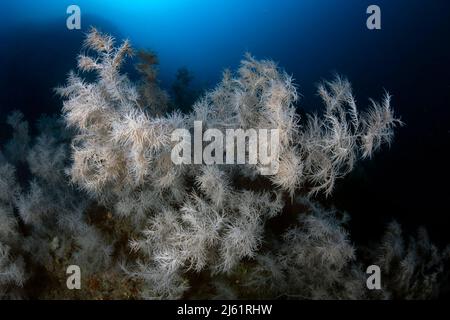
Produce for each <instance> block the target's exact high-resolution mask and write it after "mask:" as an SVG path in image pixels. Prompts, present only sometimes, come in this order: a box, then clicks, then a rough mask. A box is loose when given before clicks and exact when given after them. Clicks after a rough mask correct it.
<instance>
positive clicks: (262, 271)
mask: <svg viewBox="0 0 450 320" xmlns="http://www.w3.org/2000/svg"><path fill="white" fill-rule="evenodd" d="M84 47H85V48H86V49H88V50H84V51H85V52H88V53H89V54H90V55H84V54H82V55H80V56H79V57H78V69H79V72H77V73H76V72H72V73H70V74H69V76H68V79H67V84H66V85H65V86H63V87H60V88H58V89H57V90H56V91H57V92H58V94H59V95H60V96H61V97H62V98H63V100H64V106H63V117H62V118H59V117H43V118H41V119H40V120H39V121H38V123H37V131H38V132H39V134H38V135H37V137H31V136H30V133H29V131H30V130H29V126H28V123H27V122H26V121H25V120H24V119H23V116H22V114H21V113H20V112H15V113H13V114H11V115H10V116H9V118H8V124H9V125H10V126H11V127H12V129H13V132H14V133H13V136H12V137H11V139H10V140H9V141H8V142H7V143H6V144H5V145H4V146H3V147H2V149H1V153H0V297H2V298H20V297H21V298H74V299H76V298H88V299H108V298H109V299H129V298H146V299H164V298H170V299H176V298H225V299H232V298H277V297H288V298H297V299H380V298H431V297H435V296H436V295H437V294H438V293H439V289H440V283H441V282H440V281H441V279H442V278H443V277H444V275H445V271H446V270H445V269H444V262H445V260H446V259H447V258H448V253H449V250H445V251H444V252H441V251H439V250H438V249H437V248H436V247H435V246H434V245H433V244H431V243H430V241H429V239H428V237H427V234H426V232H425V231H424V230H421V231H420V232H419V235H418V237H417V239H411V240H409V241H408V242H406V241H405V240H403V237H402V234H401V227H400V225H398V224H397V223H395V222H393V223H392V224H390V225H389V226H388V228H387V231H386V234H385V235H384V236H383V238H382V239H381V244H380V245H378V246H376V247H374V248H372V250H361V252H366V251H367V253H365V254H364V256H361V254H360V253H359V250H358V252H357V251H356V247H355V245H353V244H352V243H351V241H350V237H349V234H348V232H347V226H346V222H347V220H348V219H347V218H348V216H347V215H346V214H342V213H339V212H337V211H335V210H334V209H329V208H325V207H323V206H321V205H320V204H319V203H318V201H316V200H314V196H315V195H317V194H322V195H326V196H328V195H330V194H331V193H332V192H333V188H334V186H335V184H336V181H337V180H338V179H339V178H341V177H343V176H345V175H346V174H348V173H349V172H350V171H351V170H352V169H353V168H354V166H355V163H356V162H357V161H358V159H361V158H369V157H371V156H372V155H373V154H374V152H375V151H377V150H378V149H379V148H380V147H382V146H383V145H386V144H390V143H391V142H392V139H393V132H394V128H395V127H396V126H398V125H400V124H401V122H400V121H399V120H398V119H397V118H396V117H395V115H394V112H393V110H392V108H391V100H390V96H389V94H387V93H386V94H385V96H384V97H383V98H382V101H381V102H375V101H373V102H372V104H371V106H370V107H369V108H368V109H367V110H366V111H364V112H360V111H359V110H358V108H357V106H356V102H355V99H354V96H353V94H352V87H351V85H350V82H349V81H348V80H347V79H345V78H344V77H340V76H336V77H335V78H334V79H333V80H332V81H329V82H325V83H322V84H321V85H319V87H318V93H319V95H320V97H321V99H322V100H323V103H324V105H325V108H324V110H323V113H322V114H321V115H309V116H307V117H306V118H300V117H299V115H298V114H297V113H296V108H295V105H294V104H295V102H296V100H297V98H298V93H297V89H296V86H295V85H294V83H293V79H292V78H291V77H290V76H289V75H288V74H286V73H285V72H284V71H282V70H281V69H280V68H279V67H278V66H277V65H276V64H275V63H274V62H272V61H268V60H262V61H260V60H256V59H255V58H253V57H252V56H250V55H246V56H245V58H244V60H243V61H242V62H241V65H240V67H239V69H238V70H237V72H236V73H232V72H230V71H226V72H224V75H223V79H222V81H221V82H220V83H219V84H218V85H217V86H216V87H215V88H214V89H213V90H210V91H208V92H206V93H204V95H203V96H202V97H201V98H200V99H198V100H197V101H196V102H195V103H194V104H193V106H192V108H191V111H190V112H189V113H181V112H177V111H174V112H169V111H168V110H170V109H171V108H170V97H169V96H168V95H167V93H166V92H165V91H164V90H162V89H161V88H160V87H159V86H158V84H157V81H156V71H155V70H154V69H153V67H152V63H153V60H155V59H156V57H154V56H153V55H152V54H145V53H142V54H141V58H144V59H143V62H142V64H140V65H139V66H138V68H139V70H140V72H141V74H142V75H143V79H142V81H140V82H132V81H131V80H130V79H129V78H128V77H127V76H126V75H125V74H123V73H121V66H122V65H123V63H124V60H125V59H126V58H127V57H128V56H131V55H133V50H132V48H131V45H130V43H129V42H128V41H124V42H123V43H122V44H120V45H116V42H115V40H114V38H113V37H111V36H109V35H106V34H102V33H101V32H99V31H97V30H96V29H92V30H91V31H90V32H89V34H88V36H87V38H86V40H85V44H84ZM145 58H146V59H145ZM83 73H94V74H95V75H96V77H95V78H94V79H95V80H94V81H88V80H86V79H84V78H83ZM89 79H92V77H89ZM172 109H173V108H172ZM196 121H201V122H202V125H203V127H204V128H203V129H205V130H206V129H210V128H211V129H218V130H220V131H223V132H225V131H226V130H227V129H243V130H247V129H255V130H258V129H268V128H270V129H277V130H278V134H279V137H278V138H279V140H278V142H279V143H278V156H279V157H278V161H279V163H278V170H277V171H276V173H275V174H273V175H263V174H261V173H262V172H261V171H262V169H263V167H262V166H261V164H260V163H256V164H254V163H252V164H250V163H243V164H239V165H226V164H223V165H222V164H210V165H207V164H204V163H203V164H183V163H181V164H175V163H174V162H173V161H171V154H172V149H173V147H174V145H175V144H176V142H174V141H172V139H171V134H172V133H173V131H174V130H176V129H186V130H188V131H189V132H192V130H193V125H194V122H196ZM244 147H248V145H247V146H245V145H244ZM21 170H24V172H25V173H21ZM287 204H288V205H290V206H292V204H295V205H294V207H295V208H298V212H293V213H291V212H287V210H286V205H287ZM286 214H290V215H293V217H294V219H293V221H292V224H291V225H290V226H289V227H288V228H286V230H284V231H282V232H281V233H280V232H275V231H273V230H271V228H270V227H268V224H267V222H268V221H270V220H271V219H273V218H274V217H276V216H281V215H286ZM370 264H376V265H378V266H379V267H380V268H381V271H382V275H383V278H382V288H381V290H374V291H371V290H368V289H367V287H366V279H367V275H366V273H365V268H366V267H367V266H368V265H370ZM70 265H77V266H79V267H80V270H81V289H80V290H69V289H68V288H67V286H66V279H67V278H66V277H67V275H66V272H65V271H66V269H67V267H68V266H70Z"/></svg>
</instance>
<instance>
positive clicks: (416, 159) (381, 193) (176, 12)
mask: <svg viewBox="0 0 450 320" xmlns="http://www.w3.org/2000/svg"><path fill="white" fill-rule="evenodd" d="M70 4H77V5H79V6H80V7H81V10H82V30H81V31H69V30H67V29H66V27H65V21H66V18H67V15H66V8H67V6H68V5H70ZM370 4H377V5H379V6H380V7H381V10H382V30H379V31H369V30H368V29H367V28H366V19H367V15H366V8H367V6H368V5H370ZM0 10H1V11H0V26H1V28H0V117H1V119H2V120H3V119H4V118H5V115H6V114H7V112H8V111H9V110H12V109H20V110H22V111H23V112H24V113H25V114H26V115H27V116H28V118H30V119H34V118H36V117H37V116H38V115H39V114H41V113H43V112H45V113H51V112H58V111H59V110H60V107H61V102H60V101H59V99H58V98H57V97H55V96H54V94H53V92H52V88H53V87H55V86H56V85H58V84H62V83H63V82H64V79H65V75H66V74H67V72H68V71H69V69H71V68H73V67H74V66H75V57H76V55H77V53H78V52H79V50H80V47H81V42H82V39H83V34H84V32H86V31H87V30H88V28H89V26H90V25H95V26H97V27H99V28H100V29H102V30H103V31H107V32H112V33H113V34H114V35H115V36H116V37H117V38H123V37H128V38H130V40H131V41H132V43H133V44H134V45H135V47H138V48H148V49H152V50H154V51H156V52H157V53H158V55H159V57H160V62H161V65H160V70H161V79H162V85H163V86H165V87H169V86H170V84H171V82H172V81H173V79H174V76H175V72H176V70H177V69H178V68H179V67H182V66H186V67H188V68H189V69H190V70H192V71H193V73H194V76H195V85H196V86H198V87H204V88H206V87H212V86H214V84H215V83H216V82H217V81H218V80H219V79H220V75H221V72H222V70H223V69H224V68H226V67H231V68H236V67H237V66H238V63H239V60H240V59H241V58H242V56H243V54H244V53H245V52H246V51H249V52H251V53H253V54H254V55H255V56H256V57H258V58H271V59H273V60H275V61H277V62H279V64H280V66H282V67H283V68H285V69H286V71H287V72H289V73H291V74H293V76H294V78H295V79H296V82H297V84H298V85H299V87H300V91H301V93H302V95H303V97H302V99H301V101H300V103H299V107H301V108H304V109H305V110H308V111H311V110H317V108H318V107H319V106H320V104H319V101H318V99H317V97H316V96H315V84H316V83H317V82H318V81H320V80H321V79H324V78H330V77H331V75H332V73H333V72H339V73H341V74H344V75H346V76H347V77H348V78H349V79H350V80H351V82H352V83H353V85H354V88H355V93H356V96H357V100H358V102H359V104H360V105H361V106H363V107H364V106H365V105H367V102H368V100H367V98H368V97H373V98H380V97H381V95H382V93H383V90H384V89H386V90H388V91H389V92H390V93H391V94H393V97H394V98H393V105H394V108H395V110H396V113H397V114H399V115H400V116H401V118H402V120H403V121H404V122H406V127H403V128H401V129H399V130H398V133H397V136H396V141H395V143H394V144H393V146H392V148H391V149H390V150H384V151H383V152H382V153H380V154H378V155H377V156H376V157H375V158H374V159H373V160H371V161H365V162H363V163H361V165H360V166H359V167H358V169H357V170H356V171H355V172H354V173H353V174H352V175H351V176H350V177H349V178H347V179H345V180H344V181H342V182H341V183H340V184H339V186H338V188H337V190H336V193H335V195H334V196H333V198H332V199H330V202H333V203H336V204H337V205H338V207H340V208H343V209H346V210H348V211H349V212H350V213H351V214H352V216H353V219H354V220H353V225H352V227H353V228H352V229H353V230H352V234H353V236H354V238H355V239H356V240H361V241H364V240H369V239H372V238H374V237H376V236H378V235H379V234H380V233H381V231H382V229H383V224H384V223H386V221H389V220H390V219H391V218H393V217H395V218H396V219H398V220H399V221H400V222H402V223H403V224H405V225H406V227H407V228H415V227H417V226H418V225H425V226H427V227H428V229H429V230H430V233H431V234H432V238H433V239H434V240H436V241H439V242H442V243H443V242H448V241H449V240H450V237H449V236H448V227H449V225H448V223H447V220H448V218H447V216H448V215H449V214H450V210H449V209H450V206H449V201H448V199H449V187H448V185H447V184H448V183H449V178H450V177H449V169H448V168H449V163H450V161H449V160H450V159H449V155H448V150H449V147H450V143H449V138H450V124H449V122H450V121H449V119H450V118H449V115H450V112H449V107H450V61H449V59H450V1H446V0H432V1H430V0H421V1H411V0H410V1H407V0H371V1H366V0H341V1H338V0H335V1H333V0H304V1H301V0H273V1H270V0H203V1H201V0H189V1H182V0H149V1H143V0H137V1H129V0H128V1H127V0H122V1H119V0H117V1H114V0H109V1H92V0H89V1H88V0H83V1H81V0H73V1H65V0H55V1H50V0H45V1H31V0H29V1H26V0H10V1H2V2H1V4H0ZM2 123H3V122H2ZM6 130H7V129H6V128H5V127H4V125H2V127H1V130H0V133H1V134H2V135H3V136H4V135H6V134H7V131H6Z"/></svg>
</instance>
